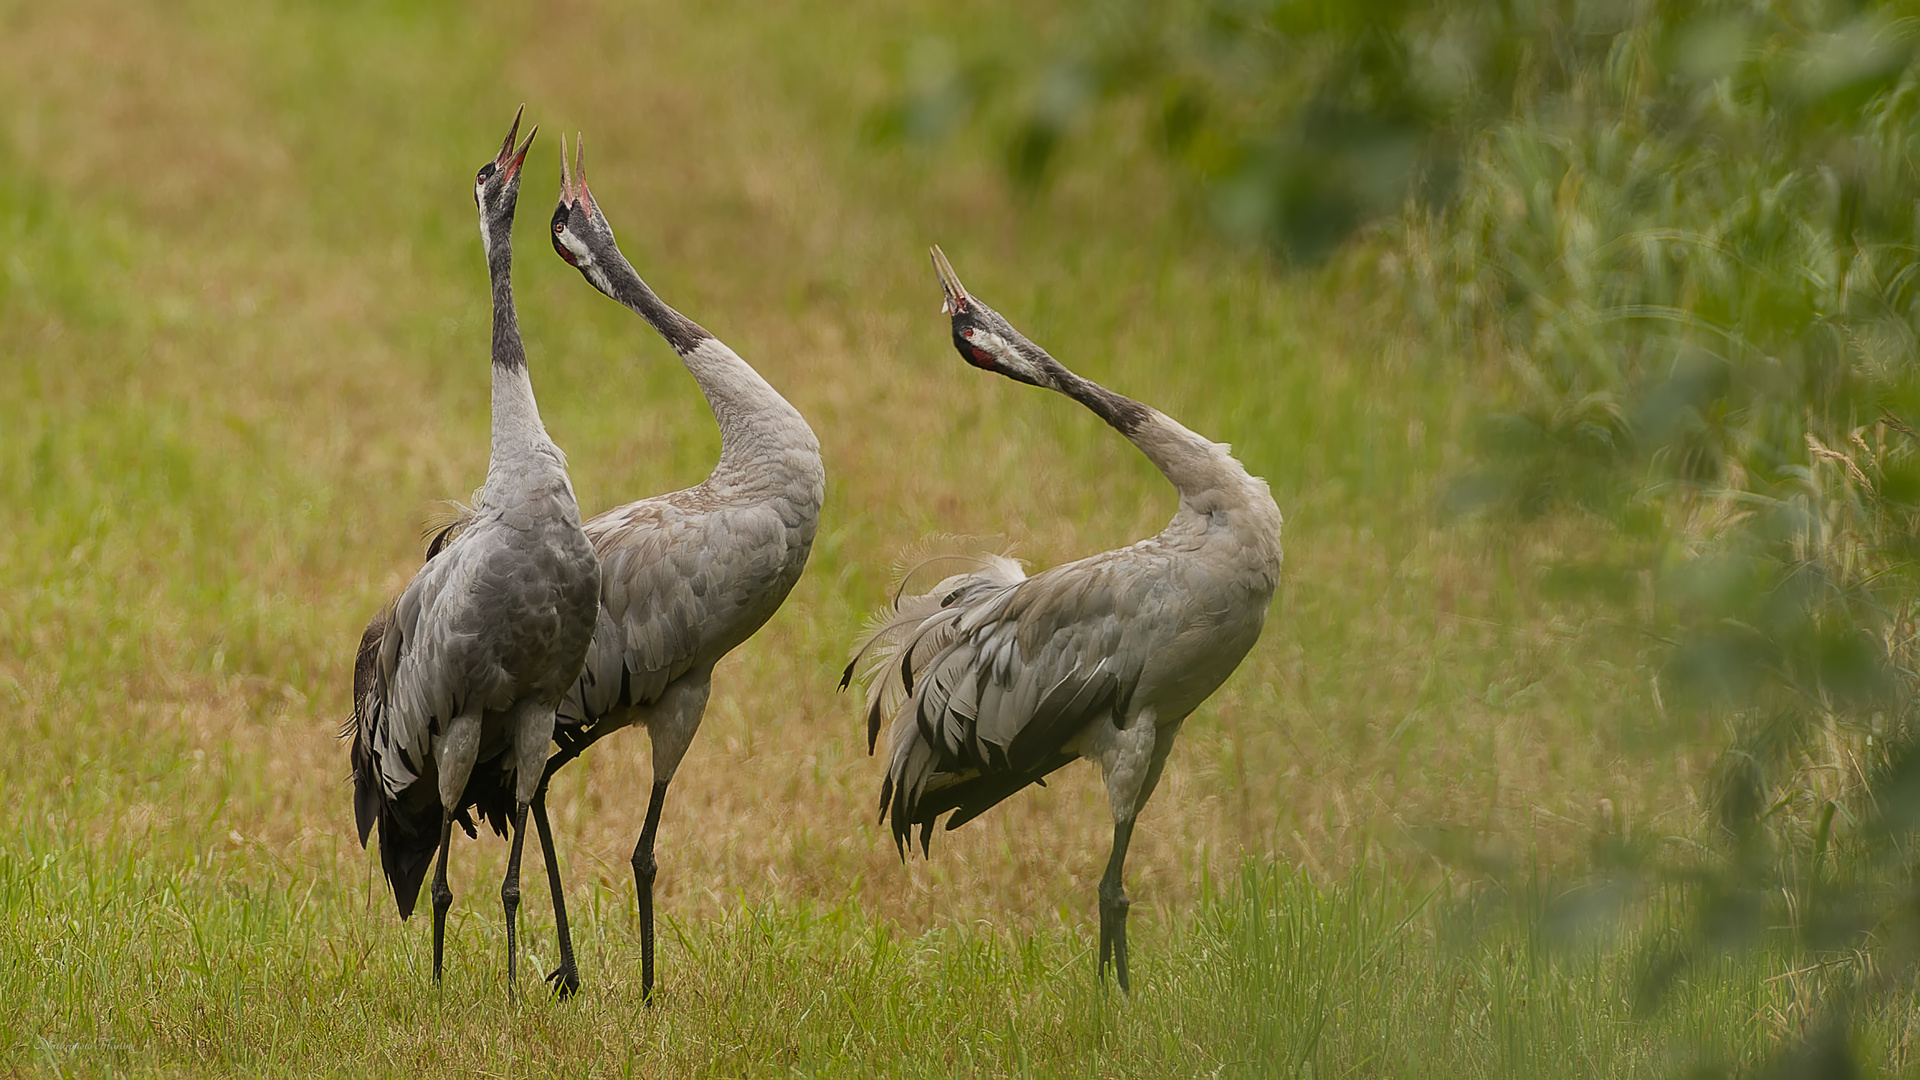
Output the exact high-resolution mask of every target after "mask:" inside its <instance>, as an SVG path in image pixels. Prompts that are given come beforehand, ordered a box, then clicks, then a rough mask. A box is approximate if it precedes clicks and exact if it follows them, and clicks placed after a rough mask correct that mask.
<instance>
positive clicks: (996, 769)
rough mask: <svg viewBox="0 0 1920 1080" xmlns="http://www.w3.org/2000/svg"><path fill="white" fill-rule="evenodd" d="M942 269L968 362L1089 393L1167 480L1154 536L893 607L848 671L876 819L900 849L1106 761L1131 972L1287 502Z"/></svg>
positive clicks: (1123, 948)
mask: <svg viewBox="0 0 1920 1080" xmlns="http://www.w3.org/2000/svg"><path fill="white" fill-rule="evenodd" d="M932 256H933V264H934V270H935V272H936V274H937V275H938V276H939V279H940V285H941V289H942V291H943V292H944V293H945V296H946V301H945V304H944V305H943V307H942V309H941V310H942V311H943V313H945V314H948V315H950V316H951V317H952V332H953V345H954V348H955V349H956V350H957V351H958V352H959V353H960V356H961V358H962V359H964V360H965V361H967V362H968V363H969V364H972V365H974V366H975V367H978V368H981V369H983V370H986V371H991V372H994V373H996V374H999V375H1003V376H1006V377H1007V378H1009V379H1013V380H1015V381H1016V382H1023V383H1027V384H1029V385H1031V386H1040V387H1045V388H1047V389H1049V390H1055V391H1058V392H1059V393H1062V394H1065V395H1066V396H1068V397H1070V398H1072V399H1074V400H1075V401H1078V402H1079V403H1080V404H1082V405H1084V406H1086V407H1087V408H1088V409H1090V410H1092V412H1093V413H1094V414H1095V415H1096V416H1098V417H1100V419H1102V420H1104V421H1106V422H1107V424H1109V425H1110V426H1112V427H1113V428H1114V429H1115V430H1117V431H1118V432H1120V434H1121V435H1123V436H1125V437H1126V438H1127V440H1128V441H1130V442H1132V443H1133V445H1134V446H1136V447H1138V448H1139V449H1140V451H1141V453H1143V454H1145V455H1146V456H1147V459H1148V460H1150V461H1151V462H1153V464H1154V465H1155V466H1156V467H1157V468H1159V470H1160V472H1161V473H1162V474H1163V475H1164V476H1166V478H1167V479H1168V480H1169V481H1170V482H1171V483H1172V484H1173V486H1174V489H1175V490H1176V491H1177V492H1178V493H1179V495H1180V506H1179V510H1178V511H1177V512H1176V513H1175V514H1174V516H1173V520H1172V521H1171V522H1170V523H1168V525H1167V527H1166V528H1165V529H1163V530H1161V531H1160V533H1158V534H1157V535H1155V536H1152V537H1149V538H1147V539H1145V540H1141V541H1139V542H1138V543H1135V544H1132V545H1130V546H1128V547H1124V548H1120V549H1118V550H1114V551H1107V552H1103V553H1101V554H1098V555H1093V556H1090V557H1088V558H1084V559H1080V560H1078V561H1076V562H1070V563H1065V564H1062V565H1060V566H1055V567H1053V568H1051V569H1049V570H1045V571H1043V572H1041V573H1038V574H1035V575H1033V576H1032V577H1027V576H1025V574H1024V573H1023V572H1022V571H1021V569H1020V567H1019V565H1018V564H1016V563H1014V562H1013V561H1012V560H1010V559H1006V558H1002V557H998V556H984V557H979V558H976V559H974V560H973V562H972V565H971V568H969V569H967V570H966V571H965V572H963V573H959V574H954V575H952V576H950V577H948V578H947V579H945V580H944V581H941V582H940V583H939V584H938V585H936V586H935V587H934V588H933V589H932V590H931V591H930V592H927V593H924V594H919V595H903V596H901V597H899V598H897V599H896V600H895V602H894V603H893V605H892V606H891V609H890V610H888V611H884V612H882V614H881V616H880V617H879V619H878V620H877V621H876V626H875V629H874V631H873V633H872V634H871V635H869V637H868V638H867V640H866V641H865V642H864V643H863V644H862V645H861V646H860V647H859V648H858V649H857V650H856V652H855V654H854V658H853V662H852V663H850V664H848V665H847V669H846V672H845V674H844V675H843V676H842V678H841V683H840V685H841V687H842V688H843V689H844V688H845V687H846V686H847V685H848V684H849V683H850V682H851V681H852V680H853V679H854V678H855V676H856V674H859V675H860V676H861V677H862V678H863V681H864V682H865V684H866V685H865V689H866V691H867V699H868V700H867V748H868V752H869V753H871V752H872V751H873V749H874V745H875V741H876V739H877V738H878V736H879V732H880V727H881V725H882V721H883V720H887V719H889V717H890V719H891V723H890V724H889V735H888V740H889V746H888V753H887V772H886V777H885V779H884V780H883V782H882V785H881V789H880V817H881V820H883V821H888V820H890V823H891V828H892V832H893V837H894V843H895V845H896V846H897V847H899V849H900V852H901V855H902V857H903V858H904V857H905V855H906V851H907V848H908V847H909V846H910V845H911V843H912V833H913V830H914V829H915V827H916V826H917V827H918V829H919V838H920V849H921V853H922V854H923V855H925V854H927V844H928V839H929V836H930V834H931V833H932V830H933V825H934V823H935V821H936V820H937V819H938V818H939V817H940V816H941V815H942V814H946V813H948V812H949V811H952V813H951V816H949V817H948V819H947V822H946V827H947V828H948V829H954V828H958V827H959V826H960V825H963V824H965V823H966V822H968V821H971V820H973V819H974V818H975V817H977V816H979V815H980V814H982V813H985V812H986V811H987V810H988V809H990V808H991V807H993V806H995V805H997V804H998V803H999V802H1000V801H1001V800H1003V799H1005V798H1007V797H1008V796H1010V795H1012V794H1014V793H1015V792H1017V791H1019V790H1021V789H1022V788H1025V787H1026V786H1027V785H1029V784H1034V783H1039V782H1041V781H1042V780H1043V779H1044V778H1045V777H1046V776H1047V775H1048V774H1050V773H1052V772H1053V771H1054V770H1056V769H1059V768H1061V767H1062V766H1064V765H1066V764H1067V763H1069V762H1071V761H1073V760H1075V759H1076V758H1087V759H1089V760H1091V761H1093V762H1094V763H1096V764H1097V765H1099V767H1100V771H1101V773H1102V775H1103V777H1104V779H1105V782H1106V789H1107V799H1108V803H1109V805H1110V807H1111V809H1112V815H1113V847H1112V849H1111V852H1110V855H1109V858H1108V861H1107V866H1106V872H1105V873H1104V874H1103V875H1102V877H1101V879H1100V885H1099V902H1100V973H1101V976H1102V978H1104V977H1105V975H1106V972H1107V969H1108V966H1109V964H1111V966H1112V967H1113V968H1114V969H1115V972H1116V975H1117V978H1118V982H1119V984H1120V988H1121V990H1123V991H1125V990H1127V989H1128V981H1127V908H1128V900H1127V895H1126V889H1125V887H1124V884H1123V880H1122V875H1123V866H1124V864H1125V862H1126V858H1127V845H1128V842H1129V841H1130V840H1131V838H1132V836H1133V827H1134V822H1135V820H1136V819H1137V817H1138V815H1139V813H1140V810H1141V808H1142V807H1143V806H1145V805H1146V802H1147V799H1148V798H1149V797H1150V796H1151V795H1152V794H1153V789H1154V787H1155V785H1156V784H1158V783H1159V780H1160V775H1161V771H1162V770H1163V769H1164V768H1165V767H1166V762H1167V755H1168V753H1169V751H1171V750H1172V748H1173V742H1174V737H1175V736H1176V735H1178V734H1179V731H1180V726H1181V724H1182V723H1184V722H1185V721H1186V719H1187V717H1188V715H1189V714H1191V713H1192V712H1193V710H1194V708H1195V707H1197V706H1198V705H1199V704H1200V703H1201V702H1202V701H1205V700H1206V699H1207V697H1208V696H1209V695H1211V694H1212V693H1213V691H1214V690H1215V689H1217V688H1218V687H1219V686H1220V684H1221V683H1222V682H1223V681H1225V680H1226V678H1227V676H1228V675H1230V674H1232V673H1233V670H1234V669H1235V668H1236V667H1238V666H1239V664H1240V661H1241V659H1242V658H1243V657H1245V656H1246V655H1247V652H1248V650H1250V649H1252V648H1253V645H1254V642H1255V641H1257V640H1259V637H1260V631H1261V628H1262V626H1263V625H1264V623H1265V621H1266V615H1267V608H1268V606H1269V604H1270V602H1271V601H1272V599H1273V593H1274V589H1275V588H1276V587H1277V585H1278V584H1279V581H1280V559H1281V552H1280V525H1281V517H1280V509H1279V507H1278V506H1276V505H1275V504H1274V501H1273V496H1272V495H1271V494H1270V493H1269V492H1268V490H1267V484H1266V481H1264V480H1261V479H1259V478H1258V477H1255V476H1251V475H1249V474H1248V473H1247V470H1246V469H1245V468H1244V467H1242V466H1241V464H1240V462H1239V461H1237V460H1235V459H1234V457H1233V455H1232V454H1231V453H1230V452H1229V450H1228V448H1227V447H1226V446H1224V445H1221V444H1219V443H1213V442H1209V441H1208V440H1206V439H1204V438H1202V437H1201V436H1199V435H1196V434H1194V433H1193V432H1191V431H1189V430H1187V429H1186V428H1185V427H1182V426H1181V425H1180V424H1179V423H1177V422H1175V421H1174V420H1172V419H1171V418H1169V417H1168V416H1166V415H1165V414H1163V413H1161V412H1159V411H1157V410H1155V409H1152V408H1150V407H1148V406H1146V405H1143V404H1141V403H1140V402H1137V401H1134V400H1131V399H1129V398H1126V397H1123V396H1121V395H1119V394H1116V393H1114V392H1112V391H1110V390H1108V389H1106V388H1105V387H1102V386H1100V385H1099V384H1097V383H1095V382H1093V381H1091V380H1089V379H1085V378H1082V377H1081V376H1079V375H1076V374H1074V373H1073V372H1072V371H1069V370H1068V369H1067V368H1066V367H1065V366H1064V365H1062V364H1061V363H1060V362H1059V361H1057V360H1055V359H1054V358H1053V357H1052V356H1050V355H1048V354H1047V352H1046V351H1045V350H1044V349H1042V348H1040V347H1039V346H1038V345H1035V344H1034V343H1033V342H1031V341H1029V340H1027V338H1026V337H1024V336H1023V335H1021V333H1020V332H1019V331H1017V330H1015V329H1014V328H1013V326H1012V325H1011V324H1009V323H1008V322H1007V320H1006V319H1004V318H1002V317H1001V316H1000V315H999V314H998V313H997V312H995V311H994V310H993V309H992V308H990V307H988V306H987V305H986V304H984V303H982V302H981V301H980V300H979V299H978V298H977V297H974V296H972V295H970V294H969V293H968V292H967V290H966V289H965V287H963V286H962V285H961V284H960V279H959V277H958V276H957V275H955V274H954V272H953V267H952V265H951V264H950V263H949V262H948V261H947V258H946V255H945V254H943V253H942V252H941V251H940V249H939V248H938V247H935V248H933V249H932Z"/></svg>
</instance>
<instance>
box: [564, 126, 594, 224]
mask: <svg viewBox="0 0 1920 1080" xmlns="http://www.w3.org/2000/svg"><path fill="white" fill-rule="evenodd" d="M562 142H563V143H564V140H562ZM566 154H567V148H566V146H565V145H562V146H561V147H560V169H561V171H562V172H564V171H565V170H566V167H567V157H566ZM567 191H568V195H569V197H571V198H573V199H576V200H578V201H579V203H580V208H581V209H582V210H585V211H586V212H587V216H588V217H592V216H593V192H591V191H588V190H587V137H586V136H585V135H583V134H581V133H580V132H578V131H576V132H574V133H573V186H572V187H569V188H568V189H567Z"/></svg>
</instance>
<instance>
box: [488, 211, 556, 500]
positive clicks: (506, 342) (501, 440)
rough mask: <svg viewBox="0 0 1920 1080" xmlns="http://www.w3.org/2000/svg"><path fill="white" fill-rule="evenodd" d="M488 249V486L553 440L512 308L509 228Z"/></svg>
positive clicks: (503, 478)
mask: <svg viewBox="0 0 1920 1080" xmlns="http://www.w3.org/2000/svg"><path fill="white" fill-rule="evenodd" d="M500 233H501V235H500V237H499V239H498V240H496V241H495V242H494V243H493V244H492V245H491V247H490V248H489V249H488V251H487V272H488V274H489V276H490V277H491V278H492V280H493V437H492V460H491V461H490V462H489V464H488V468H487V486H488V487H489V488H494V487H497V486H498V485H499V484H500V483H503V482H506V481H507V480H508V479H509V478H510V477H511V476H513V475H517V474H519V473H523V472H524V471H525V470H524V469H519V468H515V467H514V465H515V464H516V463H520V462H525V461H527V460H528V459H529V457H530V456H532V455H535V454H537V453H538V452H539V451H540V450H542V449H544V448H546V447H549V446H551V445H552V440H551V439H549V438H548V437H547V429H546V427H545V425H543V424H541V423H540V406H539V405H538V404H537V403H535V401H534V399H533V382H532V380H530V379H529V378H528V377H527V350H526V347H525V346H523V345H522V344H521V343H520V320H519V317H518V316H517V315H516V314H515V313H514V308H513V247H512V244H511V242H510V240H509V238H508V235H507V230H506V229H505V228H502V229H501V230H500Z"/></svg>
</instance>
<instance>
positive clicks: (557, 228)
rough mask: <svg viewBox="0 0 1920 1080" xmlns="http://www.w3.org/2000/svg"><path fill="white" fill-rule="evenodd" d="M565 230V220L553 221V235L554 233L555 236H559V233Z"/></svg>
mask: <svg viewBox="0 0 1920 1080" xmlns="http://www.w3.org/2000/svg"><path fill="white" fill-rule="evenodd" d="M566 231H567V223H566V222H564V221H556V222H554V223H553V235H555V236H559V235H560V234H561V233H563V232H566Z"/></svg>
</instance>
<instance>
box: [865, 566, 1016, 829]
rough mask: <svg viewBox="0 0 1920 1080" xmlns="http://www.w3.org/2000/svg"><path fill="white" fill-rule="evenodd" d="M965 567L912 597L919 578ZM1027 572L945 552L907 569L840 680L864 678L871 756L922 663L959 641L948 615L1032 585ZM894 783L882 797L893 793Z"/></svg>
mask: <svg viewBox="0 0 1920 1080" xmlns="http://www.w3.org/2000/svg"><path fill="white" fill-rule="evenodd" d="M956 563H957V564H959V565H960V566H961V567H962V568H963V569H962V570H961V572H960V573H957V574H953V575H951V576H948V577H945V578H942V579H941V580H940V581H939V582H938V583H937V584H935V585H934V586H933V588H931V589H929V590H928V591H926V592H924V593H908V592H907V591H906V590H907V587H908V583H909V582H911V581H912V579H913V576H914V575H915V574H916V573H919V572H920V571H922V570H926V569H928V568H930V567H934V566H941V567H942V568H944V567H946V566H949V565H952V564H956ZM1026 576H1027V575H1026V571H1024V570H1023V569H1021V566H1020V564H1019V563H1018V562H1016V561H1015V560H1013V559H1012V558H1009V557H1008V556H1006V555H1004V554H991V553H986V552H974V553H969V554H952V553H942V554H936V555H931V556H928V557H925V558H922V559H920V560H918V561H917V562H915V563H914V564H912V565H911V566H909V567H907V568H905V572H904V573H902V574H901V575H900V577H899V583H898V585H897V586H896V588H895V592H894V597H893V602H892V603H891V604H889V605H888V606H887V607H885V608H882V609H881V610H880V611H879V612H877V613H875V614H874V615H873V616H872V617H871V618H869V619H868V620H867V632H866V634H865V636H864V637H863V638H862V639H861V641H860V644H859V645H858V646H856V647H855V649H854V652H853V658H852V659H851V660H850V661H848V663H847V667H846V670H845V671H843V672H842V673H841V675H840V688H841V689H842V690H844V689H846V688H847V687H848V686H850V685H852V683H853V682H854V680H856V679H858V680H859V682H860V684H861V688H862V690H863V691H864V693H865V696H866V705H867V710H866V711H867V753H868V754H869V755H871V754H872V753H873V751H874V748H875V746H876V745H877V744H878V742H879V739H880V725H881V721H882V720H883V719H885V718H886V717H889V716H892V715H893V714H895V713H897V712H898V711H899V710H900V708H901V706H903V705H905V704H906V701H907V698H908V697H909V696H911V695H912V693H913V679H914V674H913V673H914V668H915V664H916V662H919V661H923V660H925V659H927V658H930V657H933V656H935V655H937V654H938V653H939V652H940V651H941V650H942V649H943V648H945V647H946V646H947V644H948V643H949V642H951V641H952V640H953V635H954V628H955V625H956V624H957V620H956V619H953V618H950V617H946V615H945V613H947V612H949V611H950V610H951V609H954V608H956V607H964V606H965V601H966V600H967V599H968V598H969V597H970V596H972V595H974V594H976V593H978V592H979V591H981V590H984V589H998V588H1002V587H1005V586H1008V585H1013V584H1017V583H1019V582H1021V581H1024V580H1026ZM892 786H893V784H892V778H891V777H889V778H888V779H887V781H886V782H885V790H884V793H883V795H882V803H883V806H884V803H885V799H886V795H887V794H891V789H892Z"/></svg>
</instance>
